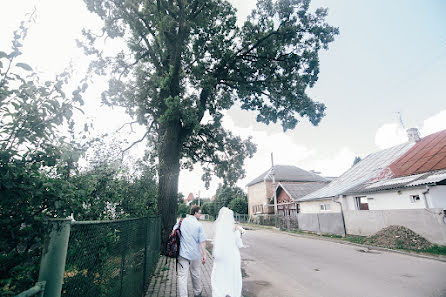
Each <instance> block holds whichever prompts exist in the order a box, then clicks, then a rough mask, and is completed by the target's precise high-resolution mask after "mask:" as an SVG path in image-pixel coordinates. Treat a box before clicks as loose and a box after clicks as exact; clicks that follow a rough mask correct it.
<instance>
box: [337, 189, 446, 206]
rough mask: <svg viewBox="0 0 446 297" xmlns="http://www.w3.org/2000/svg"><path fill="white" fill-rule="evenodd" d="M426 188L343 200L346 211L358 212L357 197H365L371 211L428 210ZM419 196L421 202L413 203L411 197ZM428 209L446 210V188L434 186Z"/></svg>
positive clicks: (349, 197) (429, 196)
mask: <svg viewBox="0 0 446 297" xmlns="http://www.w3.org/2000/svg"><path fill="white" fill-rule="evenodd" d="M424 191H426V188H425V187H420V188H410V189H402V190H400V191H398V190H392V191H381V192H376V193H369V194H366V195H352V196H350V195H349V196H347V197H346V198H342V199H341V200H342V202H343V205H342V206H343V208H344V210H356V203H355V197H357V196H361V197H362V196H365V197H366V198H368V199H367V202H368V203H369V210H385V209H422V208H426V203H425V200H424V199H425V196H424V195H423V192H424ZM411 195H418V196H419V197H420V200H419V201H416V202H411V199H410V196H411ZM426 199H427V205H428V208H443V209H446V186H432V187H430V190H429V193H428V194H426Z"/></svg>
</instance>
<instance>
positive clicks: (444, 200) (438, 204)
mask: <svg viewBox="0 0 446 297" xmlns="http://www.w3.org/2000/svg"><path fill="white" fill-rule="evenodd" d="M427 197H428V202H430V204H429V207H433V208H442V209H443V210H446V186H435V187H430V188H429V193H428V194H427Z"/></svg>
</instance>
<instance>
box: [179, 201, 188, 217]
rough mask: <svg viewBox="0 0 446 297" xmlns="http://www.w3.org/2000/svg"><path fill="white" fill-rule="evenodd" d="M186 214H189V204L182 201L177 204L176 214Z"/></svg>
mask: <svg viewBox="0 0 446 297" xmlns="http://www.w3.org/2000/svg"><path fill="white" fill-rule="evenodd" d="M187 214H190V206H187V205H186V204H184V203H180V204H178V212H177V215H179V216H186V215H187Z"/></svg>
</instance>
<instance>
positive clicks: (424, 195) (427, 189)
mask: <svg viewBox="0 0 446 297" xmlns="http://www.w3.org/2000/svg"><path fill="white" fill-rule="evenodd" d="M429 190H430V188H429V185H426V191H423V192H421V194H423V197H424V205H425V206H426V208H429V205H428V204H427V197H426V194H427V193H429Z"/></svg>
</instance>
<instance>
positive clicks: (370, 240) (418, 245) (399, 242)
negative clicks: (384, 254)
mask: <svg viewBox="0 0 446 297" xmlns="http://www.w3.org/2000/svg"><path fill="white" fill-rule="evenodd" d="M364 244H371V245H376V246H381V247H386V248H392V249H411V250H423V249H427V248H431V247H432V246H433V245H432V243H430V242H429V241H427V240H426V239H425V238H424V237H422V236H420V235H419V234H417V233H415V232H413V231H412V230H410V229H408V228H406V227H403V226H389V227H387V228H384V229H382V230H381V231H379V232H377V233H375V234H374V235H372V236H369V237H367V238H365V240H364Z"/></svg>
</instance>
